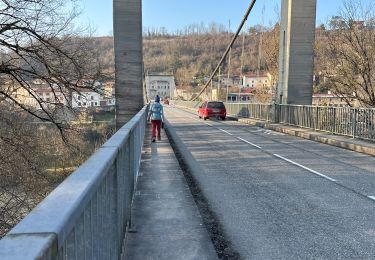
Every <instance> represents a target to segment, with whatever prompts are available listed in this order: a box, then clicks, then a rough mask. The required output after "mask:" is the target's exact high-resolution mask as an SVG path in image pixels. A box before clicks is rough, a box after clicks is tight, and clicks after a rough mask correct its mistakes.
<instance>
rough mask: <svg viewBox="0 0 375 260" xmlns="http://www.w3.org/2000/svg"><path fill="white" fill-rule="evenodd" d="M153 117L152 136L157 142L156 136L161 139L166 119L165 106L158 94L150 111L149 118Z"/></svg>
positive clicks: (153, 140) (152, 139)
mask: <svg viewBox="0 0 375 260" xmlns="http://www.w3.org/2000/svg"><path fill="white" fill-rule="evenodd" d="M150 119H151V125H152V137H151V141H152V142H155V140H156V137H157V138H158V140H159V141H160V140H161V136H160V128H161V125H162V123H163V121H164V113H163V106H162V104H160V97H159V96H158V95H156V97H155V102H154V103H153V104H152V105H151V107H150V110H149V111H148V116H147V120H150Z"/></svg>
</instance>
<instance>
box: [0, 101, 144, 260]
mask: <svg viewBox="0 0 375 260" xmlns="http://www.w3.org/2000/svg"><path fill="white" fill-rule="evenodd" d="M146 117H147V106H145V107H144V108H143V109H142V110H141V111H140V112H139V113H138V114H137V115H136V116H134V117H133V118H132V119H131V120H130V121H129V122H128V123H127V124H126V125H124V126H123V127H122V128H121V129H119V130H118V131H117V132H116V133H115V134H114V135H113V136H112V137H111V138H110V139H109V140H108V141H107V142H106V143H105V144H104V145H103V146H102V147H101V148H100V149H99V150H98V151H97V152H96V153H95V154H94V155H93V156H91V157H90V158H89V159H88V160H87V161H86V162H85V163H84V164H83V165H82V166H81V167H79V169H77V170H76V171H75V172H74V173H73V174H71V175H70V176H69V177H68V178H67V179H66V180H65V181H64V182H63V183H62V184H61V185H59V186H58V187H57V188H56V189H55V190H54V191H53V192H52V193H51V194H50V195H49V196H48V197H47V198H46V199H44V200H43V201H42V202H41V203H40V204H39V205H38V206H37V207H36V208H35V209H34V210H33V211H32V212H31V213H30V214H29V215H28V216H27V217H26V218H25V219H23V220H22V221H21V222H20V223H19V224H18V225H17V226H16V227H14V228H13V229H12V230H11V231H10V232H9V233H8V234H7V235H6V236H5V237H4V238H3V239H2V240H0V258H1V259H3V260H5V259H22V260H25V259H120V257H121V255H122V253H123V252H122V244H123V240H124V238H125V235H126V233H127V228H128V227H129V226H130V224H131V204H132V199H133V193H134V188H135V185H136V182H137V176H138V171H139V166H140V160H141V151H142V145H143V140H144V134H145V127H146Z"/></svg>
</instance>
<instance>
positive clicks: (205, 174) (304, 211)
mask: <svg viewBox="0 0 375 260" xmlns="http://www.w3.org/2000/svg"><path fill="white" fill-rule="evenodd" d="M165 114H166V117H167V119H168V121H169V122H170V123H171V125H172V126H173V128H174V130H175V131H176V132H177V134H178V136H179V137H180V139H181V140H182V141H183V142H184V144H185V145H186V146H187V148H188V149H189V151H190V152H191V154H192V156H193V157H194V159H195V160H196V162H197V163H199V165H200V166H201V168H202V169H203V170H202V172H199V173H194V175H195V176H194V177H195V178H196V179H197V181H198V183H199V185H200V188H201V189H202V191H203V194H204V196H205V197H206V199H207V201H208V203H209V205H210V207H211V210H212V211H213V212H214V213H215V215H216V216H217V218H218V219H219V221H220V223H221V225H222V227H223V229H224V233H225V235H226V238H227V239H228V240H229V241H230V242H231V243H232V245H233V247H234V249H235V250H236V251H237V252H239V254H240V255H241V257H242V258H243V259H375V158H374V157H371V156H368V155H364V154H360V153H356V152H352V151H349V150H344V149H341V148H337V147H334V146H329V145H325V144H321V143H316V142H313V141H309V140H305V139H300V138H297V137H294V136H288V135H284V134H281V133H278V132H273V131H270V130H266V129H262V128H258V127H253V126H249V125H244V124H241V123H238V122H234V121H219V120H207V121H204V120H202V119H198V116H197V114H194V113H192V112H189V111H183V110H181V109H177V108H174V107H167V106H165Z"/></svg>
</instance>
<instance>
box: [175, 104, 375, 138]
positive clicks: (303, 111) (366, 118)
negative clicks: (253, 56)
mask: <svg viewBox="0 0 375 260" xmlns="http://www.w3.org/2000/svg"><path fill="white" fill-rule="evenodd" d="M175 102H176V105H179V106H184V107H189V108H197V107H198V106H199V103H198V102H191V101H175ZM225 106H226V108H227V114H228V115H232V116H236V117H243V118H252V119H257V120H263V121H267V122H274V123H280V124H286V125H292V126H298V127H303V128H310V129H314V130H317V131H324V132H329V133H332V134H337V135H345V136H351V137H353V138H359V139H364V140H370V141H375V109H374V108H351V107H332V106H304V105H278V104H274V105H272V104H253V103H225Z"/></svg>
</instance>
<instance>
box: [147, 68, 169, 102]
mask: <svg viewBox="0 0 375 260" xmlns="http://www.w3.org/2000/svg"><path fill="white" fill-rule="evenodd" d="M145 80H146V92H147V96H148V98H149V99H150V100H153V99H154V98H155V96H156V95H159V97H160V98H161V99H163V98H168V99H174V90H175V87H176V85H175V82H174V76H173V75H163V74H159V75H157V74H149V75H146V79H145Z"/></svg>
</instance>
